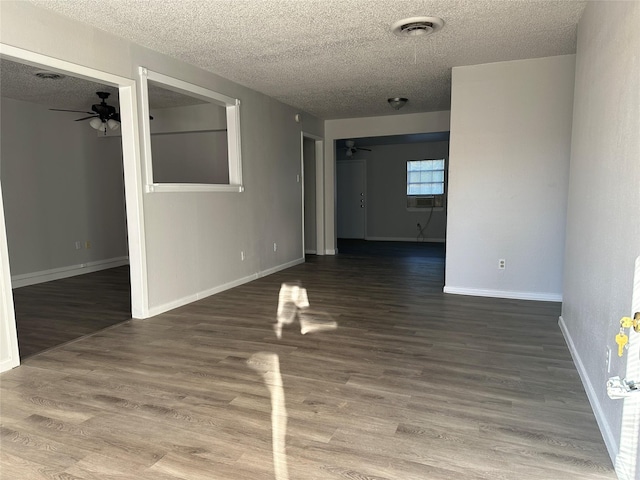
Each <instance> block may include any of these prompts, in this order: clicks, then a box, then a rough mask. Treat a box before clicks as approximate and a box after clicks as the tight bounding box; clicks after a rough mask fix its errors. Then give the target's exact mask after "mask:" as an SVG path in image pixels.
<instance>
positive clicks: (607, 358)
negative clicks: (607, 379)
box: [605, 347, 611, 373]
mask: <svg viewBox="0 0 640 480" xmlns="http://www.w3.org/2000/svg"><path fill="white" fill-rule="evenodd" d="M605 364H606V365H607V373H611V348H610V347H607V357H606V360H605Z"/></svg>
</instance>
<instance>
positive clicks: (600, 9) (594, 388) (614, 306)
mask: <svg viewBox="0 0 640 480" xmlns="http://www.w3.org/2000/svg"><path fill="white" fill-rule="evenodd" d="M603 19H606V21H605V22H603ZM638 25H640V3H638V2H593V3H591V2H590V3H588V4H587V8H586V10H585V13H584V15H583V17H582V19H581V21H580V24H579V27H578V49H577V56H576V82H575V103H574V113H573V139H572V142H571V171H570V182H569V207H568V223H567V242H566V249H565V260H564V265H565V281H564V302H563V307H562V319H561V325H562V326H563V327H564V329H565V335H566V337H567V341H568V343H569V345H570V346H571V347H572V353H573V355H574V359H575V361H576V365H577V366H578V370H579V372H580V374H581V376H582V379H583V382H584V384H585V388H586V390H587V393H588V394H589V397H590V400H591V403H592V405H593V406H594V411H595V412H596V416H597V417H598V420H599V423H600V426H601V428H602V430H603V434H604V438H605V441H606V442H607V446H608V447H609V452H610V453H611V455H612V456H613V457H615V455H616V454H617V453H618V451H619V448H620V447H622V445H620V433H621V427H620V425H621V423H622V421H623V419H622V408H623V402H622V401H620V400H619V401H613V400H610V399H609V398H608V397H607V395H606V392H605V388H604V385H605V381H606V379H607V377H609V376H612V375H620V376H621V377H623V376H624V375H625V364H624V361H626V355H625V357H623V359H619V358H618V356H617V355H615V354H614V355H613V361H612V368H611V372H610V373H607V370H606V366H605V352H606V348H607V346H609V347H615V346H616V345H615V343H614V341H613V340H614V337H615V335H616V333H617V332H618V330H619V328H620V324H619V319H620V318H621V317H623V316H628V315H630V314H631V313H632V309H631V308H632V305H631V301H632V287H633V269H634V261H635V259H636V257H638V255H640V64H639V63H638V52H640V31H639V30H638ZM636 352H637V350H636ZM636 361H637V359H636ZM638 373H640V372H635V373H633V372H629V371H627V372H626V374H627V375H637V374H638ZM636 378H637V377H636ZM636 405H637V404H636ZM628 413H629V414H631V413H632V412H628ZM636 414H637V413H636ZM630 420H632V419H631V418H626V419H625V423H626V422H628V421H630ZM635 435H636V440H637V431H636V432H635ZM636 445H637V444H636ZM629 446H630V445H628V444H627V445H625V447H629ZM618 473H619V477H620V478H629V479H632V478H635V479H638V478H640V467H639V466H636V472H635V476H634V475H633V473H631V474H630V475H629V476H623V475H622V473H621V472H620V470H619V471H618ZM628 473H629V472H625V474H628Z"/></svg>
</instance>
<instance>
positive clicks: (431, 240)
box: [364, 237, 445, 243]
mask: <svg viewBox="0 0 640 480" xmlns="http://www.w3.org/2000/svg"><path fill="white" fill-rule="evenodd" d="M364 239H365V240H368V241H374V242H414V243H444V241H445V239H444V238H420V239H418V238H416V237H365V238H364Z"/></svg>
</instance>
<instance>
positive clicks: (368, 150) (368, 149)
mask: <svg viewBox="0 0 640 480" xmlns="http://www.w3.org/2000/svg"><path fill="white" fill-rule="evenodd" d="M356 150H366V151H367V152H370V151H371V149H370V148H360V147H358V148H356Z"/></svg>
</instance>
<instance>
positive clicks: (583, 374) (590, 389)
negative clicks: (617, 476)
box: [558, 315, 618, 461]
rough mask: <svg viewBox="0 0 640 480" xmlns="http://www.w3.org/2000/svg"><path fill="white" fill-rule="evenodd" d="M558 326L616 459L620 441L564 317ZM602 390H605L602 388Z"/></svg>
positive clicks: (606, 443)
mask: <svg viewBox="0 0 640 480" xmlns="http://www.w3.org/2000/svg"><path fill="white" fill-rule="evenodd" d="M558 325H559V326H560V331H561V332H562V336H563V337H564V340H565V342H566V343H567V347H569V353H571V358H572V359H573V363H574V365H575V366H576V369H577V370H578V375H580V380H582V385H583V386H584V389H585V391H586V392H587V398H588V399H589V403H590V404H591V409H592V410H593V413H594V415H595V417H596V422H597V423H598V426H599V427H600V432H601V433H602V438H603V439H604V444H605V446H606V447H607V451H608V452H609V457H611V458H612V459H614V461H615V458H616V456H617V455H618V441H617V440H616V437H615V435H614V434H613V432H612V431H611V427H610V426H609V423H608V422H607V417H606V416H605V414H604V412H603V410H602V405H601V404H600V402H599V401H598V396H597V395H596V390H595V388H594V386H593V384H592V383H591V380H590V379H589V375H588V374H587V370H586V369H585V367H584V363H582V359H581V358H580V355H579V354H578V350H577V349H576V346H575V344H574V343H573V339H572V338H571V334H570V333H569V329H568V328H567V324H566V323H565V321H564V318H562V315H561V316H560V317H559V318H558ZM601 388H604V386H602V387H601Z"/></svg>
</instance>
